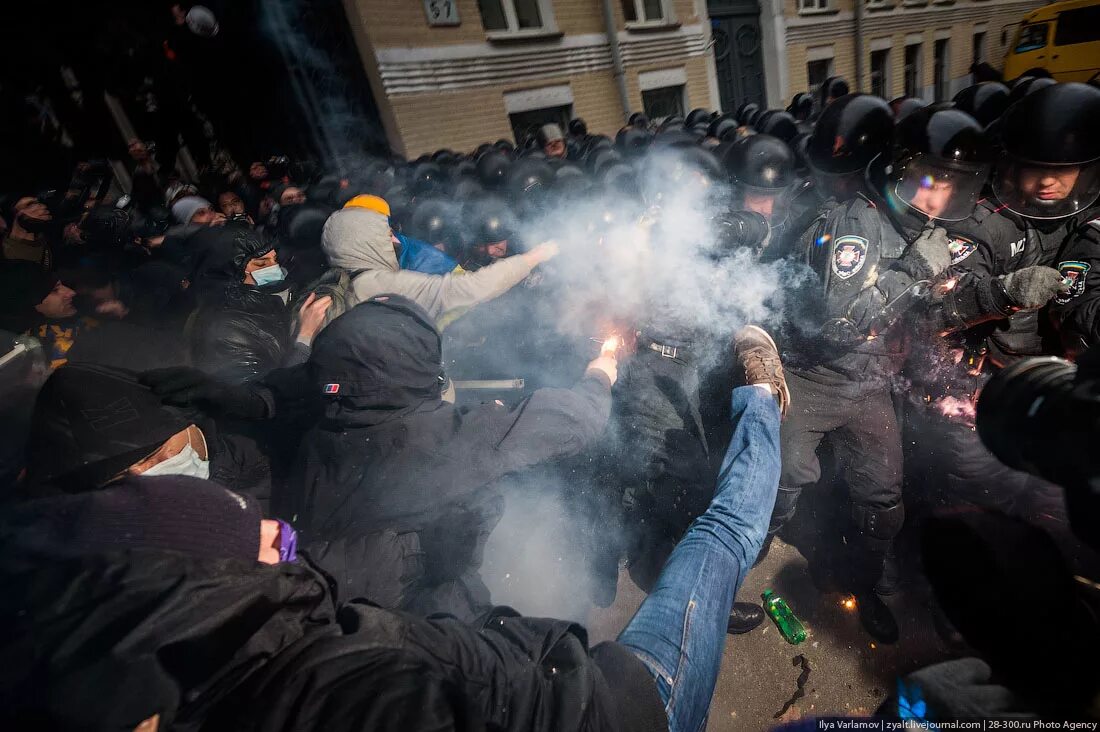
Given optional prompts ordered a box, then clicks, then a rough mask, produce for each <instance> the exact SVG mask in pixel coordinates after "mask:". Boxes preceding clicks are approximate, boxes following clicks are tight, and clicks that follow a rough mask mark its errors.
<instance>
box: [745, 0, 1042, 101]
mask: <svg viewBox="0 0 1100 732" xmlns="http://www.w3.org/2000/svg"><path fill="white" fill-rule="evenodd" d="M763 2H764V3H765V4H766V6H765V7H763V8H762V9H761V17H762V24H763V25H764V27H765V32H766V33H770V34H772V35H774V36H775V38H776V40H775V44H776V45H777V46H778V47H780V48H784V49H785V52H784V53H782V54H779V55H778V56H776V57H773V58H770V59H768V58H766V59H765V66H766V73H767V77H768V102H769V104H770V105H771V106H779V105H780V104H784V103H785V101H784V100H786V101H789V100H790V98H791V96H792V95H794V94H795V93H797V92H799V91H805V90H807V89H809V90H813V89H815V88H816V87H817V85H819V84H820V83H821V82H822V81H823V80H824V79H826V78H828V77H829V76H833V75H837V76H843V77H844V78H846V79H847V80H848V81H849V83H850V84H851V86H852V89H853V90H855V89H857V88H858V89H859V90H861V91H866V92H871V93H874V94H878V95H879V96H882V97H885V98H886V99H891V98H893V97H898V96H902V95H907V96H914V97H920V98H922V99H924V100H926V101H938V100H943V99H951V97H953V96H954V94H955V93H956V92H957V91H959V89H961V88H963V87H965V86H967V85H969V84H970V71H969V69H970V66H971V64H972V63H973V62H975V61H986V62H988V63H989V64H991V65H992V66H994V67H995V68H1001V66H1002V65H1003V61H1004V54H1005V47H1006V45H1007V44H1009V43H1011V42H1012V39H1013V35H1014V33H1015V30H1016V26H1017V25H1018V24H1019V22H1020V20H1021V19H1022V18H1023V17H1024V15H1026V14H1027V13H1028V12H1030V11H1031V10H1034V9H1035V8H1037V7H1040V6H1042V5H1044V4H1045V2H1044V1H1043V0H763ZM858 3H862V5H859V6H858V7H857V4H858ZM860 60H861V61H862V63H858V61H860Z"/></svg>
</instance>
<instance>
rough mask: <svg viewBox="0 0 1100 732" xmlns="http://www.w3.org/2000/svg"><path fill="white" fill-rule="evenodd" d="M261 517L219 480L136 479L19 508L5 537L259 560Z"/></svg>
mask: <svg viewBox="0 0 1100 732" xmlns="http://www.w3.org/2000/svg"><path fill="white" fill-rule="evenodd" d="M262 518H263V514H262V513H261V511H260V507H259V505H258V504H257V503H256V501H255V500H254V499H252V498H250V497H247V496H243V495H239V494H237V493H234V492H232V491H230V490H229V489H228V488H225V487H223V486H221V485H219V484H218V483H215V482H213V481H209V480H202V479H201V478H191V477H186V476H181V475H165V476H157V477H148V478H144V477H130V478H125V479H123V480H121V481H120V482H118V483H117V484H114V485H111V486H109V487H107V488H103V489H101V490H94V491H88V492H85V493H77V494H69V495H60V496H48V497H46V498H39V499H36V500H32V501H25V502H23V503H20V504H18V505H15V506H13V507H11V508H9V509H8V510H6V511H5V513H4V517H3V520H2V521H0V534H3V540H2V541H3V543H5V544H6V543H8V542H15V543H17V544H19V545H20V546H22V547H23V548H25V549H30V550H38V551H42V552H48V553H50V554H54V555H56V554H61V555H63V556H88V555H95V554H103V553H106V552H112V551H127V550H134V549H148V550H160V551H174V552H180V553H183V554H187V555H189V556H193V557H198V558H204V559H243V560H255V559H257V557H258V556H259V553H260V520H261V519H262Z"/></svg>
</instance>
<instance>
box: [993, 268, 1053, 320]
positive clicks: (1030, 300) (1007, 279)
mask: <svg viewBox="0 0 1100 732" xmlns="http://www.w3.org/2000/svg"><path fill="white" fill-rule="evenodd" d="M1002 282H1003V283H1004V287H1005V292H1006V293H1007V294H1008V297H1009V299H1010V300H1012V302H1013V303H1014V304H1015V305H1016V306H1017V307H1020V308H1023V309H1024V310H1036V309H1038V308H1041V307H1043V306H1044V305H1046V304H1047V303H1048V302H1050V300H1051V298H1053V297H1054V296H1056V295H1060V294H1062V293H1065V292H1069V286H1068V285H1066V284H1065V282H1064V281H1063V279H1062V273H1061V272H1059V271H1058V270H1056V269H1054V268H1053V267H1043V266H1041V265H1037V266H1034V267H1024V268H1023V269H1018V270H1016V271H1015V272H1009V273H1008V274H1006V275H1005V276H1004V279H1003V280H1002Z"/></svg>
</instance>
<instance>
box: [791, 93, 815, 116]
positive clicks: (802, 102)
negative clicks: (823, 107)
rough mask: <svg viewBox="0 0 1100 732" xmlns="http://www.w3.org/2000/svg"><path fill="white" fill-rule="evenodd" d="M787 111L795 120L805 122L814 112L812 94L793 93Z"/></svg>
mask: <svg viewBox="0 0 1100 732" xmlns="http://www.w3.org/2000/svg"><path fill="white" fill-rule="evenodd" d="M787 112H788V113H789V114H790V115H791V116H792V117H794V118H795V119H796V120H797V121H799V122H805V121H806V120H808V119H809V118H810V117H811V116H812V115H813V113H814V95H813V94H810V93H809V92H799V93H798V94H795V95H794V97H793V98H792V99H791V104H790V106H789V107H787Z"/></svg>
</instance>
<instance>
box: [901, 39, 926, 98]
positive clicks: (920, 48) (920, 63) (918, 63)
mask: <svg viewBox="0 0 1100 732" xmlns="http://www.w3.org/2000/svg"><path fill="white" fill-rule="evenodd" d="M910 48H915V49H917V55H916V59H914V63H913V86H914V87H915V88H914V89H913V90H912V93H910V90H909V64H908V56H909V49H910ZM903 53H904V54H905V55H904V56H902V59H901V69H902V72H901V73H902V94H904V95H905V96H907V97H912V98H913V99H923V97H922V96H921V95H922V94H923V90H924V84H923V81H924V79H923V76H924V41H920V42H919V43H906V44H905V50H904V51H903Z"/></svg>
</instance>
